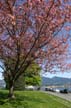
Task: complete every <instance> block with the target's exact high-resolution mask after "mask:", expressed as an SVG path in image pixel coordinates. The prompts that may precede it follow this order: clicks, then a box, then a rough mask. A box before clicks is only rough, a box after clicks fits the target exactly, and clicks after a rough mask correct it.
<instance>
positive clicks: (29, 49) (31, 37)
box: [0, 0, 71, 96]
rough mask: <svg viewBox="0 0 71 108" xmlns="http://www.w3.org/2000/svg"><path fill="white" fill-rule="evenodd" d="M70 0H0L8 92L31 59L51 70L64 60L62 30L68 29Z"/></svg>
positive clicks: (1, 46) (0, 35)
mask: <svg viewBox="0 0 71 108" xmlns="http://www.w3.org/2000/svg"><path fill="white" fill-rule="evenodd" d="M69 2H70V0H22V1H21V0H0V59H1V60H2V61H3V64H4V67H5V68H4V72H5V74H6V75H8V80H9V83H10V84H9V85H10V87H9V89H10V96H12V94H13V93H12V91H13V86H14V83H15V81H16V80H17V79H18V78H19V77H20V76H21V75H22V74H23V73H25V71H26V69H27V68H28V67H29V65H31V64H32V62H33V61H35V62H36V63H38V64H39V66H43V64H44V68H46V69H48V71H50V72H52V69H53V67H54V66H55V65H57V66H59V67H61V66H62V67H63V65H62V64H65V63H64V59H65V54H66V51H67V47H68V43H67V40H68V38H69V35H68V34H67V33H65V34H64V32H63V31H69V30H70V26H66V25H65V24H66V23H70V22H71V17H70V16H71V6H70V3H69ZM65 28H66V29H65ZM10 60H12V61H13V62H12V63H11V62H10ZM5 69H6V70H8V71H5Z"/></svg>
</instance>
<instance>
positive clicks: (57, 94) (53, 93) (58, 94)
mask: <svg viewBox="0 0 71 108" xmlns="http://www.w3.org/2000/svg"><path fill="white" fill-rule="evenodd" d="M46 93H48V94H52V95H55V96H58V97H60V98H63V99H65V100H68V101H70V102H71V93H68V94H63V93H56V92H49V91H47V92H46Z"/></svg>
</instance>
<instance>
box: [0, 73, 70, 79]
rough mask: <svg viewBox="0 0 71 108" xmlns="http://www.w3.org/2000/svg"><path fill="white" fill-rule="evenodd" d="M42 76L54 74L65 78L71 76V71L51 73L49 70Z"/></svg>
mask: <svg viewBox="0 0 71 108" xmlns="http://www.w3.org/2000/svg"><path fill="white" fill-rule="evenodd" d="M42 76H45V77H49V78H52V77H54V76H57V77H65V78H71V72H64V73H62V72H58V73H56V74H51V73H49V72H46V73H45V74H43V75H42ZM0 79H3V77H2V73H0Z"/></svg>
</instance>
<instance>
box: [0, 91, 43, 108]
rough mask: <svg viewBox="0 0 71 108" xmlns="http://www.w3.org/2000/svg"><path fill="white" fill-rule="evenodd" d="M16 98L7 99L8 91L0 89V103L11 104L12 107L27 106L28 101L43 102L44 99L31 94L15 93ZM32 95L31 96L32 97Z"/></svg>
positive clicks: (20, 107)
mask: <svg viewBox="0 0 71 108" xmlns="http://www.w3.org/2000/svg"><path fill="white" fill-rule="evenodd" d="M15 95H16V98H15V99H14V100H13V99H8V92H4V91H0V105H2V106H3V105H6V106H7V105H9V106H12V108H23V107H24V108H28V107H29V105H28V102H35V103H38V102H40V103H44V100H41V99H38V98H35V97H33V96H28V95H27V96H25V95H22V94H21V95H19V94H17V93H16V94H15ZM32 97H33V98H32Z"/></svg>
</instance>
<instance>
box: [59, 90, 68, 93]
mask: <svg viewBox="0 0 71 108" xmlns="http://www.w3.org/2000/svg"><path fill="white" fill-rule="evenodd" d="M60 93H68V90H67V89H64V90H60Z"/></svg>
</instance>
